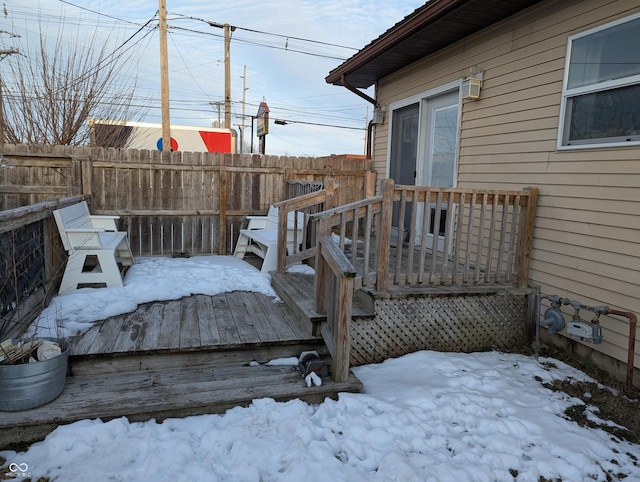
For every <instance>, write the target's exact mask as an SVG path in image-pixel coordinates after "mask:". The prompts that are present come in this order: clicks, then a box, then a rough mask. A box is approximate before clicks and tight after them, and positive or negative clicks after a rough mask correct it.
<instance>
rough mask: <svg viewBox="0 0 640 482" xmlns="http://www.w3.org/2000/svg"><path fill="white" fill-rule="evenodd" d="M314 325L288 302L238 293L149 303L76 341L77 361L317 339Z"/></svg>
mask: <svg viewBox="0 0 640 482" xmlns="http://www.w3.org/2000/svg"><path fill="white" fill-rule="evenodd" d="M314 338H316V337H313V336H312V334H311V325H310V324H308V323H307V324H305V323H304V322H302V321H300V320H299V319H298V318H297V317H296V316H295V314H294V313H293V312H292V311H291V309H289V308H288V307H287V306H286V305H285V304H284V303H283V302H281V301H277V300H274V298H272V297H270V296H267V295H264V294H262V293H253V292H242V291H236V292H232V293H223V294H220V295H216V296H205V295H194V296H189V297H186V298H181V299H179V300H173V301H164V302H156V303H147V304H144V305H140V306H138V308H137V309H136V310H135V311H133V312H131V313H127V314H124V315H120V316H114V317H111V318H109V319H107V320H104V321H101V322H99V323H97V324H96V325H94V326H93V327H92V328H91V329H89V330H88V331H86V332H85V333H83V334H82V335H80V336H78V337H75V338H74V339H73V340H72V341H71V356H79V355H99V354H107V353H131V352H146V351H157V350H161V351H162V350H170V351H185V350H186V351H188V350H200V349H210V348H229V347H235V348H238V347H242V346H243V345H247V346H248V345H253V344H260V343H281V342H291V341H301V340H311V339H314Z"/></svg>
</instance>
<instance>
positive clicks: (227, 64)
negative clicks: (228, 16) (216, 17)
mask: <svg viewBox="0 0 640 482" xmlns="http://www.w3.org/2000/svg"><path fill="white" fill-rule="evenodd" d="M233 29H234V30H235V27H233ZM231 30H232V27H231V25H229V24H228V23H225V24H224V127H225V129H231Z"/></svg>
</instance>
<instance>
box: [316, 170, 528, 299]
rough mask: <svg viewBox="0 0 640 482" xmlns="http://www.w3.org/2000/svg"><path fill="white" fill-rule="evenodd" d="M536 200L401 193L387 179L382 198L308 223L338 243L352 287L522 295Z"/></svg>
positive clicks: (511, 195)
mask: <svg viewBox="0 0 640 482" xmlns="http://www.w3.org/2000/svg"><path fill="white" fill-rule="evenodd" d="M536 201H537V188H527V189H525V190H522V191H516V190H503V191H497V190H482V189H458V188H437V187H428V186H403V185H395V184H394V182H393V180H390V179H387V180H384V181H383V182H382V187H381V194H380V195H378V196H375V197H371V198H368V199H363V200H360V201H356V202H353V203H350V204H347V205H343V206H338V207H335V208H333V209H328V210H325V211H323V212H319V213H316V214H313V215H311V216H310V220H311V221H312V222H313V224H314V225H315V226H317V232H318V237H320V236H325V235H332V236H334V237H336V242H337V244H338V246H339V247H340V249H341V250H342V251H343V252H345V253H347V256H348V257H350V260H351V263H352V264H353V265H354V266H355V267H356V268H357V270H358V277H357V279H356V286H358V287H359V286H373V285H375V287H376V289H377V290H378V291H386V289H387V283H388V282H389V281H391V282H392V283H394V284H423V283H427V284H460V283H464V284H490V283H512V284H514V285H516V286H518V287H519V288H525V287H527V285H528V279H529V278H528V273H529V260H530V255H531V246H532V239H533V222H534V219H535V209H536ZM392 221H393V223H392ZM392 224H394V225H395V226H401V227H402V228H397V227H395V228H392ZM393 231H397V233H396V234H394V235H392V232H393ZM392 245H393V246H392ZM349 250H350V253H349ZM392 264H393V265H392Z"/></svg>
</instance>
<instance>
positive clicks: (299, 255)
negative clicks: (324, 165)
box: [274, 178, 338, 273]
mask: <svg viewBox="0 0 640 482" xmlns="http://www.w3.org/2000/svg"><path fill="white" fill-rule="evenodd" d="M337 187H338V184H337V182H336V181H335V179H333V178H327V180H326V181H325V187H324V189H321V190H319V191H316V192H312V193H309V194H303V195H302V196H297V197H294V198H291V199H285V200H284V201H280V202H277V203H275V204H274V206H275V207H277V208H278V245H277V246H278V264H277V268H276V269H277V271H278V273H284V271H285V270H286V267H287V265H288V264H293V263H295V262H299V261H303V260H305V259H309V258H312V257H313V256H315V253H316V247H315V242H313V241H314V240H308V232H307V230H306V229H302V230H301V231H302V239H297V236H298V232H299V231H300V230H299V229H298V215H297V213H299V212H301V213H303V214H304V225H305V226H307V225H308V222H309V218H310V215H311V214H312V211H314V210H319V209H330V208H332V207H333V202H334V196H335V190H336V188H337ZM290 213H296V214H294V215H293V216H291V217H290V216H289V214H290ZM288 219H293V220H294V232H295V234H294V236H295V239H294V242H293V245H294V246H297V247H300V249H299V250H297V252H294V253H287V236H286V232H287V227H288V225H287V223H288Z"/></svg>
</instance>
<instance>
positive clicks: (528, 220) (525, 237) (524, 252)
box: [518, 186, 538, 288]
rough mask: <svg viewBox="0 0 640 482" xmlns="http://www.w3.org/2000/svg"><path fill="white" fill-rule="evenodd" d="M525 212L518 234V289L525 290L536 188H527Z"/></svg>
mask: <svg viewBox="0 0 640 482" xmlns="http://www.w3.org/2000/svg"><path fill="white" fill-rule="evenodd" d="M525 190H526V191H529V196H528V198H527V210H526V211H525V213H524V220H523V221H524V222H523V226H522V231H521V233H520V250H519V251H520V263H519V266H518V288H526V287H527V286H528V285H529V264H530V262H531V248H532V245H533V224H534V222H535V219H536V207H537V205H538V188H537V187H531V186H529V187H527V188H525Z"/></svg>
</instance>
